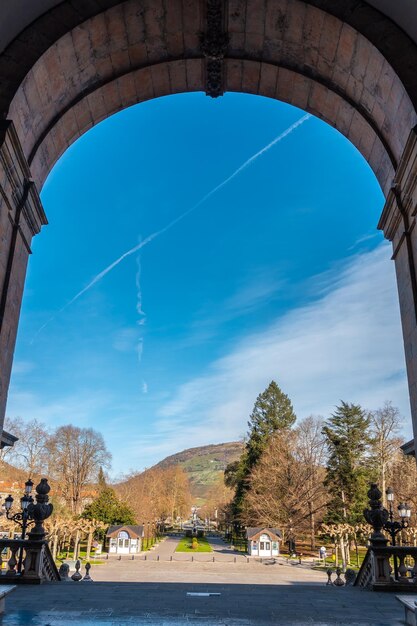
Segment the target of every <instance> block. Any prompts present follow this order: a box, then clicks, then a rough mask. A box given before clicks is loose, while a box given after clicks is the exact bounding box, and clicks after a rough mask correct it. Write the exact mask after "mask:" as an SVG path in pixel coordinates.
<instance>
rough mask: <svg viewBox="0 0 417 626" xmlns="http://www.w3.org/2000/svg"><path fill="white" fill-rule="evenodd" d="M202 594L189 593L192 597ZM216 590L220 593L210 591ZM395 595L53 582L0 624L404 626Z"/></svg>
mask: <svg viewBox="0 0 417 626" xmlns="http://www.w3.org/2000/svg"><path fill="white" fill-rule="evenodd" d="M190 593H191V594H203V595H188V594H190ZM207 594H215V595H207ZM401 617H402V610H401V607H400V605H399V604H398V602H396V600H395V598H394V596H392V595H390V594H378V593H374V592H367V591H361V590H358V589H355V588H352V587H348V588H342V589H337V588H336V587H326V586H325V585H323V584H311V583H310V584H308V583H307V584H306V583H304V584H303V583H298V582H295V581H294V583H293V584H292V585H281V586H280V585H248V584H240V585H230V584H228V585H227V584H220V585H217V584H207V583H206V584H196V583H164V582H161V583H125V584H123V583H99V582H95V583H63V584H60V583H51V584H49V585H42V586H40V587H35V586H27V587H23V586H22V587H20V588H19V589H17V590H16V591H15V592H14V593H13V594H11V595H10V596H9V600H8V602H7V605H6V613H5V614H4V616H3V619H2V620H1V621H0V623H1V626H29V625H30V626H69V625H70V624H71V626H88V625H90V626H91V625H92V624H95V625H96V626H98V625H103V626H110V625H114V626H116V625H118V626H123V625H126V626H127V625H129V626H133V625H144V626H145V625H150V626H155V625H156V624H161V625H164V626H185V625H187V626H190V624H191V625H192V624H194V623H195V624H198V625H199V626H214V624H218V625H225V626H249V625H252V624H253V625H255V626H267V625H268V626H270V625H271V624H275V625H282V626H286V625H291V626H306V625H308V624H313V625H315V626H347V625H348V624H349V626H400V624H402V623H403V622H402V621H401Z"/></svg>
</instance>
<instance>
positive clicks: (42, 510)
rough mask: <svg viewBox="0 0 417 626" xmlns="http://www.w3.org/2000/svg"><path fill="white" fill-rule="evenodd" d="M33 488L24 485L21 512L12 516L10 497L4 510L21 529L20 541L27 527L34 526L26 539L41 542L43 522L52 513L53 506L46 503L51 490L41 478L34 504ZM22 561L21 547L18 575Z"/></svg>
mask: <svg viewBox="0 0 417 626" xmlns="http://www.w3.org/2000/svg"><path fill="white" fill-rule="evenodd" d="M32 488H33V482H32V481H31V480H30V478H29V480H27V481H26V483H25V492H24V494H23V496H22V497H21V498H20V508H21V511H18V512H17V513H14V514H12V513H11V510H12V507H13V502H14V499H13V498H12V496H11V495H9V496H7V498H5V501H4V508H5V509H6V517H7V519H9V520H12V521H13V522H16V523H17V524H19V526H20V527H21V528H22V534H21V539H26V531H27V528H28V526H30V525H32V524H34V525H35V526H34V528H33V529H32V530H31V531H30V533H29V535H28V537H29V539H30V540H32V541H33V540H36V541H42V539H44V538H45V534H46V532H45V528H44V527H43V522H44V521H45V520H46V519H47V518H48V517H50V515H51V514H52V511H53V506H52V504H51V503H49V502H48V500H49V496H48V493H49V492H50V490H51V488H50V486H49V485H48V479H47V478H42V479H41V482H40V483H39V485H37V486H36V496H35V497H36V504H35V503H34V501H33V498H32V496H31V495H30V494H31V491H32ZM22 559H23V547H22V548H21V550H20V553H19V561H18V566H17V571H18V573H19V574H21V572H22Z"/></svg>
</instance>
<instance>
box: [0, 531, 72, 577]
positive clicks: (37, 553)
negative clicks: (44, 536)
mask: <svg viewBox="0 0 417 626" xmlns="http://www.w3.org/2000/svg"><path fill="white" fill-rule="evenodd" d="M4 557H6V559H5V558H4ZM4 564H5V565H6V568H5V569H3V565H4ZM0 572H1V573H0V584H5V583H13V584H15V583H33V584H39V583H41V582H43V581H52V580H60V576H59V573H58V569H57V567H56V565H55V562H54V560H53V558H52V554H51V551H50V549H49V547H48V543H47V542H46V541H44V540H41V541H38V540H30V539H0Z"/></svg>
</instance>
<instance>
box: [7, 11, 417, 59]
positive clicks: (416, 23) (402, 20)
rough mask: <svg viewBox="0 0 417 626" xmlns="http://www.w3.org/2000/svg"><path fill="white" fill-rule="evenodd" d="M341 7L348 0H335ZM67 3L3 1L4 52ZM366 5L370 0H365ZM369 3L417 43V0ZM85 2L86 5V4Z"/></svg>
mask: <svg viewBox="0 0 417 626" xmlns="http://www.w3.org/2000/svg"><path fill="white" fill-rule="evenodd" d="M332 1H333V4H334V5H335V6H338V7H339V9H340V7H341V6H342V5H343V4H347V3H346V2H345V0H332ZM59 4H65V2H63V0H13V2H2V3H1V4H0V53H1V52H2V51H3V50H4V49H5V48H6V46H8V45H9V43H10V42H11V41H13V39H15V37H17V36H18V35H19V33H21V32H22V31H23V30H24V29H25V28H26V27H28V26H29V25H30V24H31V23H32V22H34V21H35V20H36V19H37V18H39V17H40V16H41V15H43V14H44V13H46V12H47V11H49V10H50V9H52V8H54V7H56V6H58V5H59ZM67 4H69V5H71V6H72V7H74V9H75V11H77V10H79V9H81V8H82V9H84V8H87V7H88V8H90V9H91V8H94V7H96V8H107V6H108V3H106V2H104V1H103V0H72V1H71V2H68V3H67ZM360 4H362V5H364V4H366V2H361V3H360ZM367 4H369V5H371V6H373V7H374V8H375V9H378V11H380V12H381V13H383V14H384V15H386V16H387V17H389V18H390V19H391V20H392V21H393V22H395V23H396V24H397V25H398V26H400V27H401V28H402V29H403V30H404V31H405V32H406V33H407V34H408V35H409V37H411V38H412V39H413V40H414V42H416V43H417V2H416V1H415V0H399V1H397V2H395V1H394V0H367ZM82 5H83V6H82Z"/></svg>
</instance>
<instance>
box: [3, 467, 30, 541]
mask: <svg viewBox="0 0 417 626" xmlns="http://www.w3.org/2000/svg"><path fill="white" fill-rule="evenodd" d="M32 488H33V482H32V481H31V480H30V478H29V480H27V481H26V482H25V492H24V494H23V496H22V497H21V498H20V508H21V511H18V512H17V513H14V514H12V513H11V509H12V506H13V502H14V498H12V496H11V495H9V496H7V498H5V500H4V508H5V509H6V517H7V519H9V520H11V521H13V522H15V523H16V524H19V526H20V527H21V529H22V534H21V538H22V539H25V538H26V530H27V527H28V526H29V525H30V524H34V523H35V520H34V519H33V498H32V496H31V495H30V493H31V491H32Z"/></svg>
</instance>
